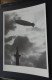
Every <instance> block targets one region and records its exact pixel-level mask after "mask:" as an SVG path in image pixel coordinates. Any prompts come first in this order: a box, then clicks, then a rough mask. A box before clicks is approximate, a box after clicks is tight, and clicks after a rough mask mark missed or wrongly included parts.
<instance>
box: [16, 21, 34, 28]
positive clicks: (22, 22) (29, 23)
mask: <svg viewBox="0 0 52 80" xmlns="http://www.w3.org/2000/svg"><path fill="white" fill-rule="evenodd" d="M15 22H16V23H17V24H20V25H24V26H32V27H34V25H35V24H34V23H31V22H28V21H25V20H15Z"/></svg>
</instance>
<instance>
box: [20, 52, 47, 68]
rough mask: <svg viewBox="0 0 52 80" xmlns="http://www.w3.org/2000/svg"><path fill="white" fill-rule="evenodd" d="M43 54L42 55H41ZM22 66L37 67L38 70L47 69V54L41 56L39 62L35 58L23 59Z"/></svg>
mask: <svg viewBox="0 0 52 80" xmlns="http://www.w3.org/2000/svg"><path fill="white" fill-rule="evenodd" d="M41 54H42V53H41ZM20 65H21V66H28V67H36V68H43V69H46V68H47V66H46V52H43V54H42V55H41V56H40V58H39V59H38V60H37V59H36V57H35V56H29V57H28V58H27V57H22V58H21V60H20Z"/></svg>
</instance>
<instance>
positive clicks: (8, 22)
mask: <svg viewBox="0 0 52 80" xmlns="http://www.w3.org/2000/svg"><path fill="white" fill-rule="evenodd" d="M13 24H14V20H10V16H9V15H5V34H7V33H8V31H9V30H14V29H15V28H16V27H15V26H13Z"/></svg>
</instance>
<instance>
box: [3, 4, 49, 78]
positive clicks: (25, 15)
mask: <svg viewBox="0 0 52 80" xmlns="http://www.w3.org/2000/svg"><path fill="white" fill-rule="evenodd" d="M3 71H12V72H19V73H26V74H33V75H39V76H44V77H49V73H48V47H47V25H46V4H45V3H43V4H39V5H36V6H31V7H27V8H22V9H16V10H10V11H4V12H3Z"/></svg>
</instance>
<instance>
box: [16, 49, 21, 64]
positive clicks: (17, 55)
mask: <svg viewBox="0 0 52 80" xmlns="http://www.w3.org/2000/svg"><path fill="white" fill-rule="evenodd" d="M15 58H16V65H19V58H20V55H19V51H18V49H17V51H16V55H15Z"/></svg>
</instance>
